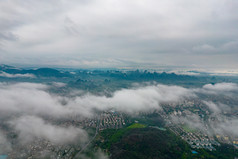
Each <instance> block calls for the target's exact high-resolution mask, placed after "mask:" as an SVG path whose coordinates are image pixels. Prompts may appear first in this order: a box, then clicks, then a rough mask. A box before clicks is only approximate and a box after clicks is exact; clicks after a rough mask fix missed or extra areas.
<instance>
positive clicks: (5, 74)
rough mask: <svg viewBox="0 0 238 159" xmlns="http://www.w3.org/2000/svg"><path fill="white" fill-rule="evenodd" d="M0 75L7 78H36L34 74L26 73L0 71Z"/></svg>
mask: <svg viewBox="0 0 238 159" xmlns="http://www.w3.org/2000/svg"><path fill="white" fill-rule="evenodd" d="M0 77H7V78H36V77H35V75H33V74H30V73H26V74H10V73H6V72H3V71H2V72H0Z"/></svg>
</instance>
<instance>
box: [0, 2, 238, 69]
mask: <svg viewBox="0 0 238 159" xmlns="http://www.w3.org/2000/svg"><path fill="white" fill-rule="evenodd" d="M237 8H238V1H237V0H199V1H191V0H160V1H158V0H146V1H145V0H71V1H68V0H41V1H39V0H24V1H22V0H0V63H1V64H13V65H32V66H33V65H41V66H61V67H78V68H99V67H100V68H112V67H113V68H128V67H131V68H137V67H140V68H143V67H144V68H156V67H161V66H165V67H166V66H174V67H184V68H189V69H193V68H198V69H204V70H214V71H216V70H221V71H237V68H238V29H237V26H238V10H237Z"/></svg>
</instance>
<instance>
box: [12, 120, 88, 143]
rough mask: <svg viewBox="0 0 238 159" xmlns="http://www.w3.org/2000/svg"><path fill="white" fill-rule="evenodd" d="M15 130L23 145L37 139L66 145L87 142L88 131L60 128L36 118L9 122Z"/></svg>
mask: <svg viewBox="0 0 238 159" xmlns="http://www.w3.org/2000/svg"><path fill="white" fill-rule="evenodd" d="M9 123H10V125H11V126H12V127H13V129H14V130H16V131H17V132H19V140H21V143H29V142H32V141H34V140H35V139H37V138H43V139H46V140H48V141H51V142H52V143H54V144H66V143H73V142H75V141H79V143H84V142H86V141H87V138H88V137H87V133H86V131H84V130H82V129H79V128H75V127H72V126H70V127H60V126H56V125H52V124H50V123H47V122H45V121H44V120H43V119H41V118H39V117H35V116H23V117H20V118H17V119H15V120H12V121H10V122H9Z"/></svg>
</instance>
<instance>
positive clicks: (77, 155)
mask: <svg viewBox="0 0 238 159" xmlns="http://www.w3.org/2000/svg"><path fill="white" fill-rule="evenodd" d="M98 123H99V122H98ZM97 134H98V126H97V127H96V132H95V135H94V136H93V138H92V139H91V140H90V141H89V142H88V143H87V144H86V145H84V147H83V148H82V149H81V150H80V151H79V152H78V153H77V154H76V155H75V156H74V157H73V158H74V159H77V158H78V157H79V155H80V154H81V153H82V152H83V151H84V150H85V149H86V148H87V147H88V145H90V144H91V142H92V141H93V140H94V139H95V137H96V136H97Z"/></svg>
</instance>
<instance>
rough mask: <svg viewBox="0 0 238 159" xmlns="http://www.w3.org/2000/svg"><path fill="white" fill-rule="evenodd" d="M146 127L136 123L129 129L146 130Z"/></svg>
mask: <svg viewBox="0 0 238 159" xmlns="http://www.w3.org/2000/svg"><path fill="white" fill-rule="evenodd" d="M145 127H146V126H145V125H144V124H140V123H134V124H132V125H130V126H128V127H127V128H128V129H135V128H145Z"/></svg>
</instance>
